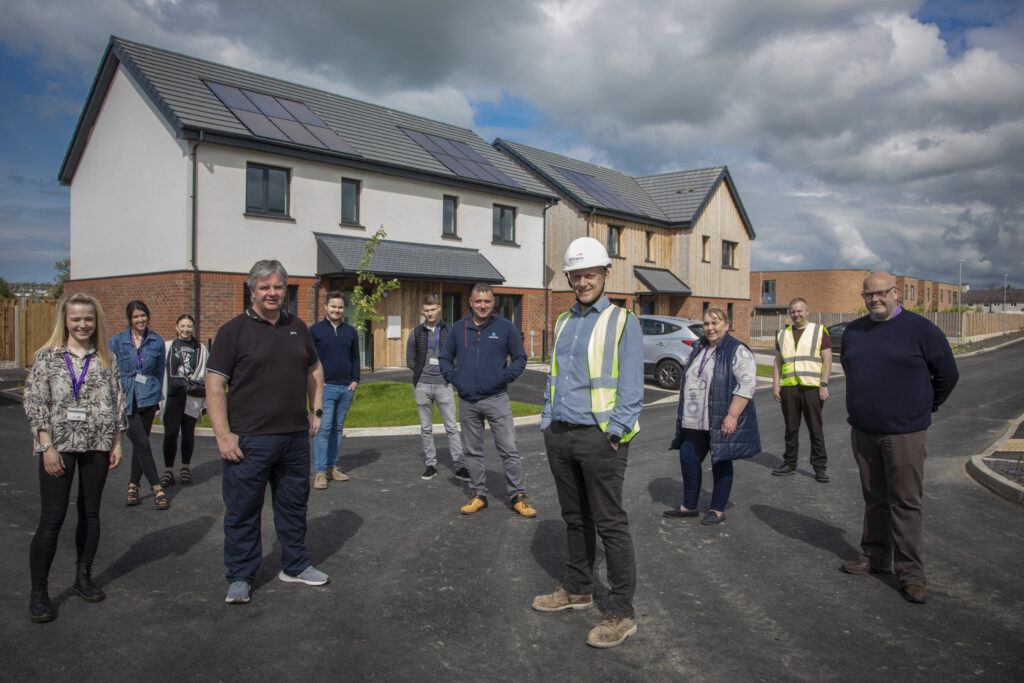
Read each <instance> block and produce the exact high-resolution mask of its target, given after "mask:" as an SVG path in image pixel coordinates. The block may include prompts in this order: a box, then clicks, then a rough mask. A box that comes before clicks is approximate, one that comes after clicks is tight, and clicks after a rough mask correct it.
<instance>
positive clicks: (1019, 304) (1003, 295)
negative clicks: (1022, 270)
mask: <svg viewBox="0 0 1024 683" xmlns="http://www.w3.org/2000/svg"><path fill="white" fill-rule="evenodd" d="M964 305H965V306H970V307H974V306H980V307H981V308H982V309H984V311H985V312H986V313H1024V291H1022V290H1020V289H1014V288H1013V287H1005V288H1003V287H999V288H998V289H996V288H992V289H972V290H971V291H969V292H964Z"/></svg>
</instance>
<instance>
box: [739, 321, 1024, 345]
mask: <svg viewBox="0 0 1024 683" xmlns="http://www.w3.org/2000/svg"><path fill="white" fill-rule="evenodd" d="M863 315H864V314H863V313H811V314H810V315H808V318H809V319H810V321H811V322H812V323H821V324H822V325H824V326H825V327H828V326H829V325H835V324H836V323H841V322H845V321H847V320H856V319H857V318H860V317H862V316H863ZM921 315H923V316H924V317H925V318H928V319H929V320H931V321H932V322H933V323H935V324H936V325H937V326H938V327H939V329H940V330H942V331H943V333H945V335H946V337H947V338H948V339H949V341H950V343H951V344H957V343H959V341H960V336H961V331H962V334H963V340H964V342H965V343H968V342H972V341H979V340H981V339H985V338H987V337H995V336H998V335H1001V334H1004V332H1005V333H1006V334H1010V333H1012V332H1020V331H1022V330H1024V314H1022V313H963V314H960V313H956V312H952V313H922V314H921ZM788 324H789V316H788V315H770V316H769V315H757V316H754V317H753V318H751V320H750V344H751V346H755V347H760V348H765V347H774V346H775V337H776V335H777V334H778V333H779V330H781V329H782V328H783V327H785V326H786V325H788Z"/></svg>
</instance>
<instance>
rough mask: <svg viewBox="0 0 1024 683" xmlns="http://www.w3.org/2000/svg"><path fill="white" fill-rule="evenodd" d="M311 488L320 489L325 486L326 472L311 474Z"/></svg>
mask: <svg viewBox="0 0 1024 683" xmlns="http://www.w3.org/2000/svg"><path fill="white" fill-rule="evenodd" d="M313 488H315V489H317V490H320V491H322V490H323V489H325V488H327V473H326V472H317V473H316V474H314V475H313Z"/></svg>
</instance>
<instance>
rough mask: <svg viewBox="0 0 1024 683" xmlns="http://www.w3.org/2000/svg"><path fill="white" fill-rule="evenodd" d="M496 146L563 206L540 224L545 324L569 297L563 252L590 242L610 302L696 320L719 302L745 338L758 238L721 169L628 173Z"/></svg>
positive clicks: (500, 143)
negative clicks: (608, 261)
mask: <svg viewBox="0 0 1024 683" xmlns="http://www.w3.org/2000/svg"><path fill="white" fill-rule="evenodd" d="M494 147H495V148H496V149H498V150H500V151H502V152H504V153H505V154H507V155H508V156H509V157H510V158H512V159H514V160H515V161H516V162H517V163H518V164H519V165H520V166H521V167H522V168H523V169H525V170H527V171H529V172H530V173H533V174H534V175H535V176H536V177H537V178H539V179H540V180H541V181H543V182H544V184H545V185H546V186H547V187H548V188H549V189H550V190H551V191H552V192H554V193H555V194H556V195H557V196H558V198H559V199H560V200H562V201H560V202H559V203H558V204H556V205H554V206H552V207H551V208H550V209H549V210H548V212H547V221H546V231H545V263H546V270H545V275H544V281H545V285H546V286H547V287H548V288H549V289H550V290H551V306H550V309H549V320H551V319H552V318H553V316H557V314H558V313H560V312H562V311H564V310H566V309H567V308H568V307H569V306H570V305H572V303H573V301H574V298H573V295H572V293H571V291H570V289H569V286H568V284H567V282H566V279H565V277H564V275H563V273H562V256H563V253H564V251H565V249H566V247H567V246H568V245H569V243H570V242H572V240H574V239H576V238H577V237H583V236H590V237H594V238H596V239H598V240H600V241H601V242H602V243H604V244H605V245H606V246H607V247H608V253H609V255H610V256H611V258H612V269H611V274H610V276H609V280H608V284H607V285H606V292H607V294H608V296H609V298H611V299H612V300H613V301H615V302H616V303H619V304H621V305H623V306H626V307H628V308H631V309H632V310H634V311H636V312H637V313H651V314H658V315H673V316H679V317H683V318H696V319H700V318H701V317H702V316H703V312H704V311H706V310H707V309H708V308H709V307H713V306H717V307H720V308H722V309H725V310H726V311H727V312H728V313H729V316H730V319H731V320H732V321H733V327H734V331H735V334H736V335H737V336H738V337H740V338H746V337H747V334H748V331H749V322H750V321H749V317H750V290H749V285H750V283H749V272H750V246H751V241H752V240H753V239H754V237H755V235H754V229H753V226H752V225H751V223H750V219H749V218H748V216H747V213H746V210H745V209H744V208H743V202H742V201H741V200H740V196H739V192H738V191H737V189H736V186H735V184H734V183H733V180H732V176H731V175H730V174H729V170H728V169H727V168H726V167H724V166H720V167H716V168H708V169H702V170H696V171H680V172H675V173H665V174H661V175H653V176H645V177H634V176H631V175H629V174H627V173H623V172H621V171H616V170H613V169H609V168H604V167H601V166H597V165H595V164H590V163H586V162H583V161H579V160H577V159H571V158H569V157H565V156H561V155H558V154H553V153H551V152H546V151H543V150H540V149H536V148H533V147H528V146H526V145H523V144H520V143H517V142H512V141H509V140H503V139H500V138H499V139H498V140H495V142H494Z"/></svg>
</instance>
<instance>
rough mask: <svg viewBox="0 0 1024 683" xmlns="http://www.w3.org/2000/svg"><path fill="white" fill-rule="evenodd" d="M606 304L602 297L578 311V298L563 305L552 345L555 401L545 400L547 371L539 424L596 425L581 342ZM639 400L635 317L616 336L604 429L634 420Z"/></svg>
mask: <svg viewBox="0 0 1024 683" xmlns="http://www.w3.org/2000/svg"><path fill="white" fill-rule="evenodd" d="M609 306H611V301H609V300H608V297H607V296H602V297H601V298H600V299H599V300H598V301H597V303H595V304H594V305H593V306H591V307H590V308H588V309H587V312H586V313H585V314H582V315H581V314H580V305H579V303H578V302H577V303H575V304H573V307H572V308H571V309H569V314H570V315H569V318H568V320H566V321H565V326H564V327H563V328H562V332H561V334H560V335H559V336H558V342H557V345H556V346H555V349H554V358H552V363H553V362H554V359H555V358H557V359H558V375H557V376H555V378H554V380H555V397H556V402H555V404H554V405H551V379H552V377H551V374H550V373H548V383H547V387H546V388H545V389H544V410H543V412H541V417H540V428H541V429H542V430H544V429H547V428H548V425H550V424H551V422H552V421H553V420H557V421H559V422H569V423H572V424H581V425H590V424H592V425H596V424H597V420H596V419H594V414H593V413H592V412H591V410H590V366H589V364H588V362H587V347H588V346H589V344H590V335H591V334H592V333H593V331H594V325H596V324H597V319H598V317H599V316H600V315H601V313H602V312H603V311H604V310H605V309H607V308H608V307H609ZM643 402H644V350H643V332H642V331H641V329H640V321H638V320H637V319H636V316H633V315H630V316H628V317H627V318H626V328H625V329H624V330H623V331H622V337H621V338H620V339H619V386H618V389H617V390H616V395H615V408H614V410H612V416H611V419H610V420H609V421H608V432H607V433H608V434H610V435H617V436H622V435H623V434H624V433H625V432H628V431H629V430H630V429H632V428H633V425H635V424H636V421H637V419H638V418H639V417H640V410H641V408H643Z"/></svg>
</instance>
